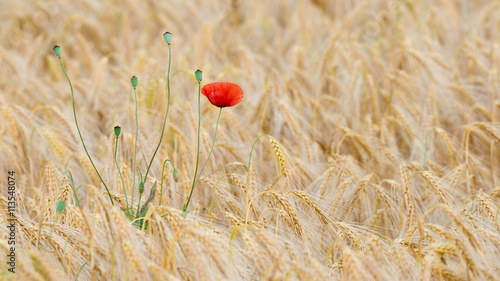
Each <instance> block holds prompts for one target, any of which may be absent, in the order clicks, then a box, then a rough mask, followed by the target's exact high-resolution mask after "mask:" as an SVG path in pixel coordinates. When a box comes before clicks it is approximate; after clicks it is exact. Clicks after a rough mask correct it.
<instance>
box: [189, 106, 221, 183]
mask: <svg viewBox="0 0 500 281" xmlns="http://www.w3.org/2000/svg"><path fill="white" fill-rule="evenodd" d="M221 113H222V107H221V108H220V110H219V116H218V117H217V123H216V125H215V134H214V141H213V142H212V148H210V153H208V157H207V160H206V161H205V163H204V164H203V166H201V170H200V173H199V174H198V177H197V178H196V182H195V184H194V187H196V184H197V183H198V181H199V180H200V177H201V174H202V173H203V169H205V165H207V163H208V159H210V155H212V151H213V150H214V146H215V138H217V129H218V128H219V120H220V115H221ZM194 187H193V188H194Z"/></svg>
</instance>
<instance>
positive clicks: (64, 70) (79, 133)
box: [59, 57, 115, 206]
mask: <svg viewBox="0 0 500 281" xmlns="http://www.w3.org/2000/svg"><path fill="white" fill-rule="evenodd" d="M59 63H60V64H61V68H62V70H63V72H64V75H65V76H66V79H68V83H69V87H70V88H71V99H72V100H73V116H74V117H75V124H76V129H77V131H78V135H79V136H80V140H81V141H82V145H83V149H84V150H85V153H86V154H87V156H88V157H89V160H90V163H91V164H92V167H94V170H95V172H96V173H97V175H98V176H99V179H100V180H101V182H102V184H103V185H104V188H106V191H107V192H108V196H109V200H111V204H112V205H113V206H114V205H115V203H114V202H113V198H111V193H110V192H109V189H108V186H106V183H105V182H104V180H103V179H102V177H101V174H99V171H97V168H96V166H95V164H94V161H92V157H90V154H89V152H88V151H87V147H86V146H85V142H84V141H83V137H82V133H81V132H80V127H79V126H78V120H77V119H76V106H75V94H74V92H73V84H71V80H69V77H68V74H67V73H66V69H65V68H64V65H63V63H62V59H61V57H59Z"/></svg>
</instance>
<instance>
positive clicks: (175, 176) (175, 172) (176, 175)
mask: <svg viewBox="0 0 500 281" xmlns="http://www.w3.org/2000/svg"><path fill="white" fill-rule="evenodd" d="M172 177H173V178H174V181H175V182H179V172H178V171H177V169H174V171H173V172H172Z"/></svg>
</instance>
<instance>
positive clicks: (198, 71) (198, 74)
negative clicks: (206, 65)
mask: <svg viewBox="0 0 500 281" xmlns="http://www.w3.org/2000/svg"><path fill="white" fill-rule="evenodd" d="M202 74H203V72H201V70H199V69H197V70H196V71H195V72H194V76H196V80H198V82H201V80H202V78H203V75H202Z"/></svg>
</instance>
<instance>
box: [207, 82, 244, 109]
mask: <svg viewBox="0 0 500 281" xmlns="http://www.w3.org/2000/svg"><path fill="white" fill-rule="evenodd" d="M201 93H202V94H203V95H204V96H205V97H207V98H208V100H209V101H210V102H211V103H212V104H213V105H215V106H217V107H228V106H233V105H237V104H238V103H240V102H241V100H242V99H243V90H242V89H241V88H240V86H238V85H236V84H234V83H229V82H214V83H210V84H207V85H205V86H203V88H202V89H201Z"/></svg>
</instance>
